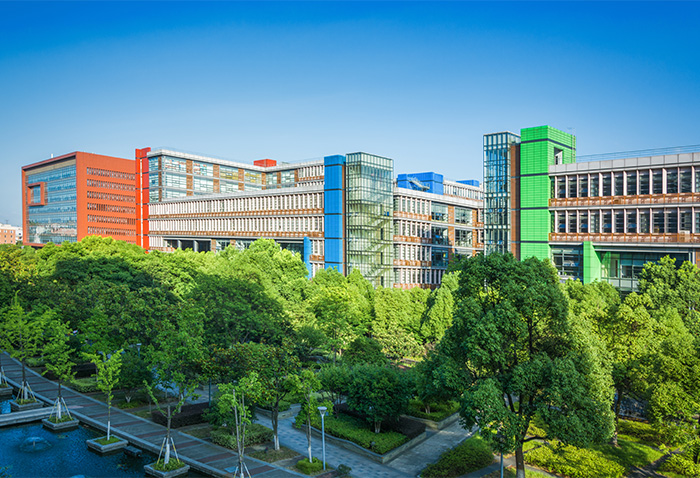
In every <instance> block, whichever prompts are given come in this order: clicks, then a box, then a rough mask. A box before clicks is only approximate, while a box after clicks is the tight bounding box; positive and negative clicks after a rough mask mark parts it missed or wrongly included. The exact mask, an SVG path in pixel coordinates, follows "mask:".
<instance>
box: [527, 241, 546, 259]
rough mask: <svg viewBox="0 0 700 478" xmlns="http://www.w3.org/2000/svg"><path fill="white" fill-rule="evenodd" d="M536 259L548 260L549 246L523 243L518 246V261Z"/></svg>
mask: <svg viewBox="0 0 700 478" xmlns="http://www.w3.org/2000/svg"><path fill="white" fill-rule="evenodd" d="M528 257H537V258H538V259H540V260H541V259H550V253H549V244H534V243H523V244H521V245H520V259H521V260H522V259H527V258H528Z"/></svg>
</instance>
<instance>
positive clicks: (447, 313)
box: [421, 272, 459, 343]
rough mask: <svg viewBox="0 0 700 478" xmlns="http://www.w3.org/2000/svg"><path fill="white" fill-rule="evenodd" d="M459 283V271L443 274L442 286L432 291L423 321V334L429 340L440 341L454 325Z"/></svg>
mask: <svg viewBox="0 0 700 478" xmlns="http://www.w3.org/2000/svg"><path fill="white" fill-rule="evenodd" d="M458 285H459V272H450V273H448V274H445V275H443V276H442V281H441V283H440V287H438V288H437V289H435V290H434V291H432V292H431V293H430V298H429V299H428V311H427V312H426V314H425V315H424V317H423V321H422V322H421V336H422V337H423V339H424V340H426V341H427V342H430V343H437V342H439V341H440V339H442V337H443V336H444V335H445V331H446V330H447V329H449V328H450V326H451V325H452V316H453V315H454V307H455V300H454V294H455V293H456V292H457V287H458Z"/></svg>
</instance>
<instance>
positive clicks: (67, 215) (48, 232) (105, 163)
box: [22, 152, 136, 246]
mask: <svg viewBox="0 0 700 478" xmlns="http://www.w3.org/2000/svg"><path fill="white" fill-rule="evenodd" d="M135 184H136V183H135V168H134V160H131V159H123V158H115V157H111V156H102V155H98V154H92V153H83V152H74V153H69V154H65V155H63V156H59V157H56V158H51V159H47V160H46V161H41V162H39V163H34V164H30V165H28V166H24V167H23V168H22V222H23V225H22V227H23V230H24V234H23V236H24V243H25V244H29V245H32V246H42V245H44V244H47V243H48V242H54V243H58V244H60V243H62V242H64V241H68V242H76V241H79V240H81V239H82V238H83V237H85V236H88V235H98V236H110V237H113V238H114V239H118V240H122V241H127V242H131V243H136V192H135V189H136V188H135Z"/></svg>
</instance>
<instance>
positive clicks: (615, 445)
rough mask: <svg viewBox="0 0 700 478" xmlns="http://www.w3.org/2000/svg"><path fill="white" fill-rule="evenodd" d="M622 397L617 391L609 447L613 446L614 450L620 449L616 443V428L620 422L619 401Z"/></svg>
mask: <svg viewBox="0 0 700 478" xmlns="http://www.w3.org/2000/svg"><path fill="white" fill-rule="evenodd" d="M621 399H622V397H621V395H620V390H617V398H616V399H615V408H614V413H615V429H614V430H613V435H612V437H611V438H610V445H612V446H614V447H615V448H620V445H619V444H618V443H617V428H618V425H619V422H620V401H621Z"/></svg>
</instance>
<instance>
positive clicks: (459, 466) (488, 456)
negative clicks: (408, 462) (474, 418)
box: [421, 436, 494, 478]
mask: <svg viewBox="0 0 700 478" xmlns="http://www.w3.org/2000/svg"><path fill="white" fill-rule="evenodd" d="M493 459H494V456H493V453H492V451H491V447H490V446H489V445H488V444H487V443H486V442H485V441H484V439H483V438H481V437H480V436H474V437H472V438H469V439H467V440H465V441H464V442H462V443H461V444H459V445H457V446H456V447H454V448H453V449H451V450H448V451H446V452H445V453H443V454H442V455H441V456H440V459H439V460H438V461H437V462H436V463H433V464H430V465H428V466H427V467H425V469H424V470H423V471H422V472H421V476H422V477H424V478H454V477H458V476H461V475H464V474H466V473H471V472H472V471H477V470H481V469H482V468H485V467H487V466H489V465H490V464H491V463H493Z"/></svg>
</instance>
